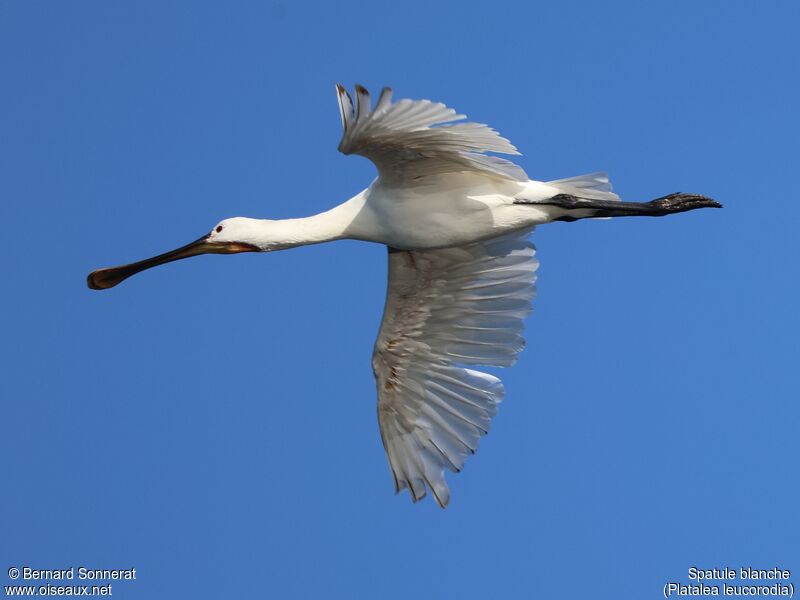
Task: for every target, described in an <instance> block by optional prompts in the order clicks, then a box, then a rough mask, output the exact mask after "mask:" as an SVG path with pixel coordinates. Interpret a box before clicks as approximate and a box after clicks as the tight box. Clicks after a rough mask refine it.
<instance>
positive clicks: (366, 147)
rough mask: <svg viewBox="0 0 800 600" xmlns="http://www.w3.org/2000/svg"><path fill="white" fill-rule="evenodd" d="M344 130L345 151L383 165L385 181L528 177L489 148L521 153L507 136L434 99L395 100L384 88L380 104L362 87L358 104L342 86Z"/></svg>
mask: <svg viewBox="0 0 800 600" xmlns="http://www.w3.org/2000/svg"><path fill="white" fill-rule="evenodd" d="M336 92H337V94H338V96H339V110H340V112H341V115H342V126H343V127H344V134H343V135H342V141H341V142H340V143H339V150H340V151H341V152H343V153H344V154H360V155H361V156H365V157H367V158H368V159H370V160H371V161H372V162H373V163H375V166H377V167H378V171H379V173H380V178H381V179H382V180H383V181H399V182H405V181H408V180H410V179H417V178H420V177H424V176H426V175H433V174H438V173H452V172H458V171H479V172H481V173H485V174H487V175H490V176H493V177H500V178H503V179H513V180H519V181H527V180H528V176H527V175H526V174H525V171H523V170H522V168H521V167H519V166H517V165H515V164H514V163H512V162H511V161H508V160H505V159H503V158H498V157H496V156H489V155H486V154H485V152H499V153H501V154H519V152H517V149H516V148H515V147H514V146H513V145H512V144H511V142H509V141H508V140H507V139H505V138H503V137H501V136H500V135H499V134H498V133H497V132H496V131H495V130H494V129H492V128H490V127H488V126H486V125H482V124H480V123H457V124H453V122H454V121H461V120H463V119H466V117H465V116H464V115H459V114H456V111H454V110H453V109H452V108H448V107H447V106H445V105H444V104H441V103H438V102H431V101H430V100H400V101H398V102H392V90H391V88H383V91H381V95H380V97H379V98H378V103H377V104H376V105H375V108H374V109H373V108H372V102H371V100H370V96H369V92H368V91H367V90H366V89H364V88H363V87H361V86H360V85H357V86H356V104H355V107H354V106H353V101H352V99H351V98H350V94H348V92H347V90H346V89H345V88H344V87H343V86H341V85H337V86H336Z"/></svg>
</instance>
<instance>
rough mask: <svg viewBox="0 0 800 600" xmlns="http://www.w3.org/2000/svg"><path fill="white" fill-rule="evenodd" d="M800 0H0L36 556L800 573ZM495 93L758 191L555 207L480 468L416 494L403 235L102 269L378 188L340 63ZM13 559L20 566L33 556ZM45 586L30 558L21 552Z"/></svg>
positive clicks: (539, 135) (245, 590) (369, 586)
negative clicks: (389, 324) (400, 439)
mask: <svg viewBox="0 0 800 600" xmlns="http://www.w3.org/2000/svg"><path fill="white" fill-rule="evenodd" d="M798 17H800V10H798V8H797V4H796V3H791V2H769V3H761V4H754V3H750V2H735V1H725V2H723V1H714V2H711V1H709V2H696V1H692V2H660V3H649V2H610V3H609V2H604V3H589V2H548V3H539V2H518V3H480V4H478V3H464V4H459V5H456V4H453V3H443V2H430V1H428V2H414V1H408V2H402V3H391V4H381V3H354V2H336V3H322V2H319V3H311V2H297V3H295V2H285V3H280V2H244V1H243V2H231V3H221V2H220V3H209V2H160V1H159V2H154V1H137V2H100V1H93V2H92V1H85V2H34V1H30V2H28V1H26V2H22V1H17V2H12V1H6V2H2V3H0V75H2V82H3V84H2V89H3V91H2V95H1V96H0V107H2V110H0V197H1V198H2V200H3V219H2V222H3V237H4V251H3V252H2V253H0V265H1V268H2V274H3V280H4V282H5V285H4V288H3V289H4V293H3V294H2V298H1V299H0V302H1V303H2V309H3V310H2V311H0V325H1V326H2V331H3V333H4V335H3V339H4V343H3V344H2V346H0V353H2V364H3V377H2V378H0V395H2V398H3V399H2V404H0V409H1V410H2V413H0V414H2V417H0V421H1V422H2V432H3V434H2V436H0V456H2V463H1V464H2V472H3V478H2V479H3V485H2V487H3V493H2V494H1V495H0V514H2V520H1V521H0V562H2V565H1V566H2V567H3V571H2V572H3V573H5V572H6V570H7V568H8V567H10V566H14V565H16V566H19V567H22V566H30V567H33V568H65V567H68V566H70V565H73V566H75V567H78V566H80V565H84V566H89V567H93V568H124V567H130V566H135V567H136V568H137V576H138V580H137V581H136V582H135V583H119V584H118V587H115V589H114V596H115V597H121V598H179V597H192V598H220V597H248V598H249V597H265V598H273V597H274V598H312V597H325V598H375V597H380V598H387V599H394V598H403V599H407V598H409V597H415V596H421V595H426V596H434V597H441V598H465V599H471V598H485V597H493V598H559V599H571V598H576V599H577V598H580V599H583V598H589V597H591V598H603V599H605V598H616V599H619V598H631V599H634V598H636V599H638V598H653V597H656V595H658V594H660V593H661V588H662V586H663V585H664V583H666V582H667V581H676V580H677V581H686V579H687V570H688V568H689V567H691V566H698V567H701V568H712V567H721V566H732V567H734V568H735V567H738V566H754V567H759V568H770V567H775V566H780V567H784V568H790V569H793V570H797V571H798V572H800V546H798V540H800V522H798V512H797V506H798V491H800V487H799V484H798V472H797V465H798V442H797V432H798V424H800V406H798V398H799V397H800V394H798V389H797V388H798V385H797V376H796V373H797V358H798V341H797V340H798V335H797V334H798V325H800V322H799V321H800V319H798V314H797V304H798V302H797V297H798V291H799V290H798V282H797V275H798V269H797V256H798V251H797V242H796V240H797V228H798V224H800V208H798V207H799V206H800V203H799V200H798V191H797V189H796V185H795V180H796V175H797V169H798V166H799V165H798V152H797V140H798V136H799V135H800V127H799V126H798V123H799V121H798V116H797V107H798V106H800V85H799V84H798V80H797V77H796V72H797V59H798V56H799V55H800V54H799V51H800V41H798V37H797V31H796V24H797V22H798ZM337 82H342V83H345V84H347V85H349V86H350V85H352V84H353V83H355V82H359V83H362V84H364V85H366V86H367V87H369V88H371V89H375V90H377V89H378V88H380V87H381V86H383V85H391V86H393V87H394V89H395V92H396V96H397V97H412V98H419V97H425V98H431V99H434V100H441V101H444V102H447V103H448V104H449V105H451V106H453V107H455V108H457V109H458V110H459V111H461V112H464V113H466V114H468V115H469V116H470V117H471V118H473V119H475V120H477V121H481V122H488V123H489V124H491V125H492V126H494V127H495V128H497V129H499V130H500V132H501V133H503V134H504V135H505V136H507V137H509V138H510V139H511V140H512V141H513V142H514V143H515V144H516V145H517V146H518V147H519V148H520V150H521V151H522V152H523V153H524V156H523V157H522V158H521V159H520V163H521V164H522V166H523V167H524V168H525V169H526V170H527V171H528V173H529V174H530V175H531V176H532V177H533V178H536V179H555V178H561V177H567V176H570V175H575V174H579V173H582V172H589V171H594V170H606V171H608V172H609V173H610V174H611V178H612V181H613V183H614V185H615V190H616V191H618V192H619V193H620V194H621V195H622V196H623V197H624V198H626V199H629V200H646V199H650V198H653V197H656V196H660V195H663V194H666V193H669V192H673V191H688V192H699V193H704V194H707V195H709V196H712V197H714V198H717V199H718V200H720V201H722V202H723V203H724V204H725V209H724V210H722V211H711V210H706V211H698V212H694V213H690V214H685V215H677V216H674V217H670V218H666V219H619V220H616V221H583V222H577V223H555V224H551V225H547V226H544V227H541V228H540V229H539V230H538V231H537V232H536V233H535V237H534V240H535V241H536V243H537V246H538V248H539V257H540V259H541V263H542V266H541V269H540V278H539V295H538V297H537V299H536V301H535V305H534V313H533V314H532V316H531V317H530V318H529V320H528V323H527V330H526V331H527V338H528V348H527V349H526V351H525V352H524V353H523V355H522V357H521V360H520V361H519V363H518V364H517V365H516V366H515V367H514V368H513V369H510V370H507V371H504V372H502V377H503V379H504V382H505V384H506V387H507V398H506V401H505V402H504V403H503V405H502V406H501V410H500V412H499V415H498V416H497V417H496V419H495V420H494V424H493V429H492V432H491V434H490V435H489V436H488V437H487V438H485V439H484V440H483V441H482V444H481V448H480V451H479V452H478V454H477V455H476V456H474V457H472V458H471V459H470V461H469V462H468V463H467V467H466V469H465V470H464V472H463V473H461V474H459V475H457V476H452V475H451V476H449V482H450V485H451V490H452V492H453V500H452V503H451V506H450V507H449V508H448V509H447V510H446V511H441V510H440V509H439V508H438V507H437V506H436V505H435V503H433V502H432V501H431V500H430V499H428V500H426V501H424V502H422V503H419V504H417V505H412V503H411V502H410V501H409V498H408V496H407V495H406V494H403V495H401V496H399V497H395V496H394V495H393V493H392V492H393V489H392V482H391V476H390V474H389V470H388V467H387V465H386V461H385V457H384V454H383V448H382V446H381V442H380V437H379V434H378V429H377V423H376V415H375V390H374V383H373V381H372V374H371V369H370V354H371V349H372V343H373V340H374V337H375V334H376V331H377V327H378V321H379V319H380V315H381V312H382V304H383V298H384V293H385V263H386V256H385V254H386V251H385V249H384V248H382V247H380V246H377V245H369V244H364V243H358V242H337V243H335V244H329V245H324V246H316V247H308V248H302V249H297V250H293V251H291V252H281V253H275V254H272V255H269V256H259V255H243V256H235V257H227V256H210V257H202V258H197V259H192V260H190V261H183V262H181V263H176V264H174V265H170V266H167V267H163V268H161V269H156V270H153V271H151V272H148V273H146V274H144V275H140V276H138V277H135V278H133V279H131V280H130V281H128V282H126V283H125V284H123V285H121V286H120V287H119V288H117V289H114V290H111V291H109V292H105V293H97V292H92V291H90V290H88V289H87V288H86V285H85V276H86V274H87V273H88V272H89V271H90V270H91V269H94V268H97V267H100V266H107V265H113V264H120V263H123V262H128V261H131V260H135V259H139V258H143V257H146V256H149V255H152V254H154V253H158V252H161V251H164V250H167V249H170V248H173V247H176V246H178V245H181V244H184V243H186V242H188V241H190V240H193V239H195V238H196V237H197V236H198V235H200V234H201V233H203V232H206V231H208V230H209V228H210V227H211V226H212V225H214V224H215V223H216V222H217V221H219V220H220V219H221V218H224V217H228V216H236V215H246V216H254V217H265V218H284V217H290V216H302V215H306V214H311V213H315V212H319V211H321V210H324V209H326V208H328V207H330V206H332V205H334V204H335V203H338V202H340V201H342V200H344V199H346V198H348V197H350V196H351V195H353V194H355V193H356V192H358V191H359V190H360V189H362V188H363V187H365V186H366V185H367V184H368V183H369V182H370V181H371V179H372V177H373V176H374V170H373V167H372V165H371V164H370V163H369V162H368V161H366V160H364V159H362V158H359V157H345V156H342V155H340V154H339V153H337V152H336V145H337V143H338V140H339V136H340V122H339V116H338V111H337V107H336V101H335V95H334V84H335V83H337ZM4 577H5V575H4ZM6 583H9V581H8V579H7V578H6V579H5V580H4V584H6Z"/></svg>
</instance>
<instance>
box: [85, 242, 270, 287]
mask: <svg viewBox="0 0 800 600" xmlns="http://www.w3.org/2000/svg"><path fill="white" fill-rule="evenodd" d="M258 250H259V249H258V248H256V247H255V246H251V245H250V244H245V243H242V242H209V241H208V236H207V235H204V236H203V237H201V238H200V239H197V240H195V241H193V242H192V243H191V244H186V245H185V246H181V247H180V248H178V249H176V250H172V251H170V252H165V253H164V254H159V255H158V256H154V257H152V258H146V259H145V260H140V261H139V262H135V263H131V264H129V265H122V266H119V267H107V268H105V269H97V270H96V271H92V272H91V273H89V276H88V277H87V278H86V282H87V283H88V284H89V287H90V288H92V289H93V290H107V289H109V288H112V287H114V286H115V285H117V284H118V283H120V282H122V281H124V280H126V279H127V278H128V277H130V276H131V275H136V273H138V272H140V271H144V270H145V269H149V268H151V267H157V266H158V265H163V264H166V263H169V262H172V261H174V260H181V259H182V258H189V257H191V256H197V255H199V254H236V253H238V252H257V251H258Z"/></svg>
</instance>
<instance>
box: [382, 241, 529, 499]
mask: <svg viewBox="0 0 800 600" xmlns="http://www.w3.org/2000/svg"><path fill="white" fill-rule="evenodd" d="M530 231H531V230H525V231H524V232H517V233H514V234H511V235H509V236H503V237H500V238H496V239H493V240H489V241H486V242H480V243H476V244H471V245H469V246H461V247H456V248H446V249H442V250H430V251H395V250H391V249H390V253H389V287H388V292H387V295H386V308H385V309H384V314H383V322H382V324H381V329H380V333H379V334H378V340H377V342H376V343H375V350H374V353H373V355H372V368H373V371H374V372H375V379H376V383H377V387H378V421H379V423H380V427H381V437H382V438H383V445H384V448H385V449H386V454H387V456H388V458H389V465H390V467H391V469H392V473H393V474H394V481H395V488H396V491H398V492H399V491H400V490H402V489H404V488H408V489H409V491H410V493H411V496H412V499H413V500H414V501H415V502H416V501H417V500H419V499H420V498H423V497H424V496H425V494H426V487H427V488H430V489H431V491H432V492H433V494H434V496H435V497H436V501H437V502H438V503H439V505H440V506H442V507H444V506H446V505H447V503H448V501H449V500H450V491H449V489H448V487H447V482H446V481H445V478H444V469H445V468H447V469H450V470H451V471H456V472H458V471H460V470H461V468H462V467H463V465H464V460H465V459H466V457H467V455H468V454H473V453H474V452H475V450H476V448H477V446H478V440H479V439H480V437H481V435H483V434H485V433H486V432H487V431H488V429H489V423H490V420H491V418H492V417H493V416H494V414H495V413H496V412H497V405H498V404H499V402H500V401H501V400H502V398H503V385H502V383H501V382H500V380H499V379H498V378H497V377H494V376H493V375H489V374H487V373H483V372H480V371H476V370H473V369H471V368H467V366H466V365H490V366H497V367H507V366H510V365H512V364H513V363H514V362H515V361H516V355H517V353H518V352H519V351H520V350H522V347H523V346H524V344H525V342H524V340H523V338H522V327H523V320H524V318H525V317H526V316H527V315H528V313H529V312H530V310H531V299H532V298H533V296H534V293H535V287H534V282H535V280H536V269H537V267H538V264H539V263H538V261H537V260H536V258H535V256H534V255H535V252H536V251H535V248H534V246H533V244H532V243H530V242H529V241H528V240H527V239H526V237H527V235H528V234H529V233H530Z"/></svg>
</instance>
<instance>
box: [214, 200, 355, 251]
mask: <svg viewBox="0 0 800 600" xmlns="http://www.w3.org/2000/svg"><path fill="white" fill-rule="evenodd" d="M363 205H364V195H363V193H362V194H358V195H357V196H354V197H353V198H351V199H350V200H348V201H347V202H344V203H343V204H340V205H339V206H335V207H334V208H332V209H330V210H328V211H325V212H322V213H319V214H316V215H312V216H310V217H303V218H300V219H280V220H277V221H271V220H267V219H249V218H245V217H235V218H233V219H227V220H226V221H224V222H223V223H230V226H226V228H225V229H226V230H225V231H224V233H221V236H220V237H222V236H226V235H229V236H231V238H235V239H236V241H241V242H247V243H250V244H253V245H254V246H257V247H259V248H261V249H262V250H283V249H286V248H294V247H296V246H305V245H308V244H319V243H322V242H330V241H333V240H340V239H344V238H347V237H350V235H349V230H350V228H351V225H352V223H353V221H354V220H355V218H356V216H357V215H358V213H359V212H360V210H361V208H362V206H363Z"/></svg>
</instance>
